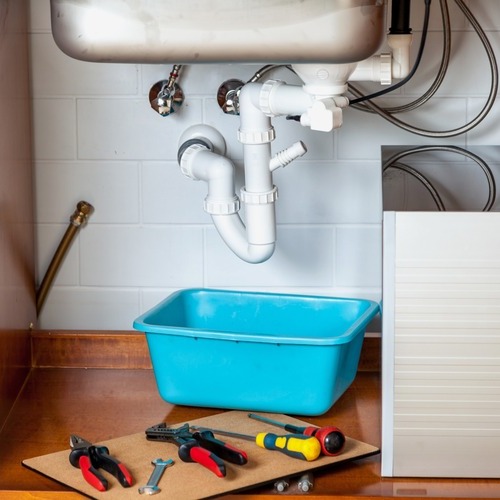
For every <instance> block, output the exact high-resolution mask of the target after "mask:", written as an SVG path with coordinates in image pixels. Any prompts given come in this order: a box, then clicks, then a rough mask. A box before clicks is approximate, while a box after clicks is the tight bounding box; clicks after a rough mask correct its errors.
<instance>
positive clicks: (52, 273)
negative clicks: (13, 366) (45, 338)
mask: <svg viewBox="0 0 500 500" xmlns="http://www.w3.org/2000/svg"><path fill="white" fill-rule="evenodd" d="M93 211H94V207H93V206H92V205H91V204H90V203H87V202H86V201H80V202H78V204H77V205H76V210H75V211H74V212H73V214H72V215H71V217H70V218H69V226H68V228H67V229H66V232H65V233H64V236H63V237H62V239H61V242H60V243H59V246H58V247H57V250H56V251H55V253H54V256H53V257H52V261H51V262H50V264H49V267H48V269H47V271H46V272H45V276H44V277H43V280H42V283H41V284H40V286H39V288H38V291H37V293H36V312H37V315H38V314H40V311H41V310H42V307H43V304H44V303H45V299H46V298H47V294H48V293H49V290H50V287H51V285H52V282H53V281H54V278H55V277H56V274H57V272H58V271H59V268H60V267H61V264H62V261H63V260H64V257H65V256H66V254H67V253H68V250H69V249H70V246H71V243H72V242H73V239H74V237H75V236H76V234H77V233H78V231H79V229H80V228H81V227H82V226H83V225H85V223H86V222H87V219H88V218H89V216H90V215H91V213H92V212H93Z"/></svg>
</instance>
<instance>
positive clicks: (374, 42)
mask: <svg viewBox="0 0 500 500" xmlns="http://www.w3.org/2000/svg"><path fill="white" fill-rule="evenodd" d="M50 4H51V15H52V31H53V35H54V39H55V41H56V43H57V44H58V46H59V47H60V48H61V50H63V51H64V52H65V53H66V54H68V55H69V56H71V57H74V58H76V59H82V60H86V61H102V62H105V61H107V62H129V63H165V62H169V63H196V62H241V63H244V62H256V63H259V62H270V63H317V62H321V63H349V62H357V61H360V60H363V59H366V58H368V57H369V56H371V55H372V54H374V53H375V52H376V51H377V49H378V47H379V45H380V44H381V42H382V39H383V37H384V13H385V1H384V0H210V2H208V1H201V0H181V1H179V0H50Z"/></svg>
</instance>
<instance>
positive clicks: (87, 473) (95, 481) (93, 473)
mask: <svg viewBox="0 0 500 500" xmlns="http://www.w3.org/2000/svg"><path fill="white" fill-rule="evenodd" d="M78 467H80V469H81V471H82V475H83V478H84V479H85V481H87V483H89V484H90V485H91V486H93V487H94V488H95V489H96V490H99V491H106V490H107V489H108V481H107V480H106V478H105V477H103V476H102V475H101V474H99V472H98V471H97V469H95V468H94V467H93V466H92V462H91V461H90V457H89V456H88V455H82V456H81V457H80V458H79V460H78Z"/></svg>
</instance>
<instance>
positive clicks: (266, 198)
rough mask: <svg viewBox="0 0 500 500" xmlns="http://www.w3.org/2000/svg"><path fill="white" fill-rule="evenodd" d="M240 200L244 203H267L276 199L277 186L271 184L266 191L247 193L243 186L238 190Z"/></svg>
mask: <svg viewBox="0 0 500 500" xmlns="http://www.w3.org/2000/svg"><path fill="white" fill-rule="evenodd" d="M240 197H241V201H242V202H243V203H245V204H246V205H269V204H270V203H275V202H276V200H277V199H278V188H277V187H276V186H273V189H271V191H268V192H267V193H249V192H248V191H246V190H245V187H244V186H243V187H242V188H241V191H240Z"/></svg>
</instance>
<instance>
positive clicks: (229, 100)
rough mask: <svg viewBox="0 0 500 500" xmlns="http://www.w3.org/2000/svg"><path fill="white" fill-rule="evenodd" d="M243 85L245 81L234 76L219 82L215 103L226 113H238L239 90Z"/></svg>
mask: <svg viewBox="0 0 500 500" xmlns="http://www.w3.org/2000/svg"><path fill="white" fill-rule="evenodd" d="M243 85H245V82H242V81H241V80H237V79H235V78H233V79H231V80H226V81H225V82H223V83H222V84H221V86H220V87H219V89H218V91H217V103H218V104H219V107H220V108H221V109H222V111H224V113H226V115H239V114H240V104H239V96H240V90H241V88H242V87H243Z"/></svg>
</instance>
